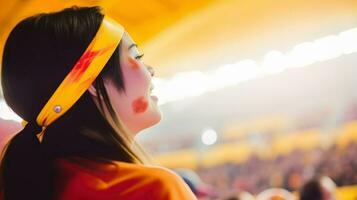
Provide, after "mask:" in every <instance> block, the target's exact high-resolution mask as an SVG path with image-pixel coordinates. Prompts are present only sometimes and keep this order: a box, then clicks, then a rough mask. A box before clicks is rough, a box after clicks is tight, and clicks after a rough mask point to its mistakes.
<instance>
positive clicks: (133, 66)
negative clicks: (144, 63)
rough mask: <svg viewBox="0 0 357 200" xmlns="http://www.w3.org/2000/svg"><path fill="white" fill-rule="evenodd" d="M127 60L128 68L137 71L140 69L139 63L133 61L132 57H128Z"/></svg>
mask: <svg viewBox="0 0 357 200" xmlns="http://www.w3.org/2000/svg"><path fill="white" fill-rule="evenodd" d="M128 60H129V64H130V67H131V68H132V69H134V70H138V69H139V68H140V65H139V62H138V61H137V60H135V59H134V58H132V57H129V58H128Z"/></svg>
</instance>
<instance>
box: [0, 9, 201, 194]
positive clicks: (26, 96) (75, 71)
mask: <svg viewBox="0 0 357 200" xmlns="http://www.w3.org/2000/svg"><path fill="white" fill-rule="evenodd" d="M142 56H143V55H142V54H140V53H139V51H138V49H137V46H136V44H135V43H134V42H133V40H132V39H131V38H130V36H129V35H128V34H127V33H126V32H125V31H124V29H123V27H122V26H121V25H120V24H118V23H117V22H115V21H114V20H112V19H110V18H109V17H108V16H104V15H103V14H102V13H101V11H100V8H98V7H90V8H77V7H73V8H69V9H65V10H63V11H61V12H57V13H50V14H39V15H36V16H33V17H30V18H27V19H25V20H23V21H21V22H20V23H19V24H18V25H17V26H16V27H15V28H14V29H13V30H12V32H11V33H10V35H9V37H8V39H7V41H6V44H5V48H4V55H3V61H2V73H1V76H2V79H1V80H2V87H3V94H4V98H5V100H6V102H7V104H8V105H9V106H10V107H11V108H12V109H13V110H14V111H15V112H16V113H17V114H18V115H19V116H20V117H22V118H23V119H24V120H25V121H26V123H24V124H25V128H24V129H23V130H22V131H21V132H20V133H18V134H17V135H16V136H15V137H14V138H13V139H12V141H11V142H10V144H9V145H8V147H7V150H6V152H5V154H4V156H3V159H2V162H1V173H0V175H1V179H0V180H1V181H0V183H1V184H0V189H1V191H2V196H3V197H2V198H3V199H5V200H11V199H108V200H111V199H128V200H130V199H195V197H194V195H193V194H192V193H191V192H190V190H189V189H188V187H187V185H185V184H184V182H183V181H182V180H181V179H180V178H179V177H178V176H177V175H176V174H174V173H173V172H171V171H169V170H166V169H164V168H159V167H153V166H149V165H148V164H147V163H146V161H145V157H143V156H142V153H140V152H141V151H140V148H138V146H137V145H136V144H135V141H134V136H135V134H137V133H138V132H140V131H141V130H143V129H145V128H148V127H150V126H152V125H154V124H156V123H158V122H159V121H160V117H161V115H160V111H159V109H158V107H157V97H155V96H152V95H151V94H150V92H151V90H152V89H153V86H152V83H151V76H152V75H153V72H152V69H151V68H149V67H148V66H146V65H145V64H144V63H143V62H142V60H141V58H142ZM0 199H1V198H0Z"/></svg>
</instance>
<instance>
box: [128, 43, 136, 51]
mask: <svg viewBox="0 0 357 200" xmlns="http://www.w3.org/2000/svg"><path fill="white" fill-rule="evenodd" d="M133 47H138V45H137V44H131V45H130V46H129V48H128V49H129V50H130V49H131V48H133Z"/></svg>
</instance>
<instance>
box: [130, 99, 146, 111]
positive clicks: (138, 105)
mask: <svg viewBox="0 0 357 200" xmlns="http://www.w3.org/2000/svg"><path fill="white" fill-rule="evenodd" d="M131 105H132V108H133V111H134V113H143V112H145V111H146V109H147V108H148V105H149V103H148V101H147V100H146V99H145V98H144V97H139V98H138V99H136V100H135V101H133V103H132V104H131Z"/></svg>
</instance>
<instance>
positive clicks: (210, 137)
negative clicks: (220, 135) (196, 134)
mask: <svg viewBox="0 0 357 200" xmlns="http://www.w3.org/2000/svg"><path fill="white" fill-rule="evenodd" d="M201 141H202V143H203V144H205V145H212V144H214V143H216V142H217V133H216V131H215V130H213V129H207V130H205V131H204V132H203V133H202V135H201Z"/></svg>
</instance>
